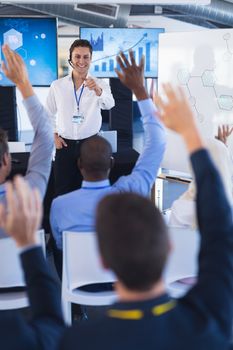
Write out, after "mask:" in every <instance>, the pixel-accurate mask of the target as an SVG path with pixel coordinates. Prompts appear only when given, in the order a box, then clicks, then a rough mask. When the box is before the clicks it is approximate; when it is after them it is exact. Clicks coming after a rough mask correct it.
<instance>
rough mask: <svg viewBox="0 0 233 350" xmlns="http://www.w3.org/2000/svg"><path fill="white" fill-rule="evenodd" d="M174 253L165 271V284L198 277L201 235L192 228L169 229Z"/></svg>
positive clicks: (172, 252) (171, 227)
mask: <svg viewBox="0 0 233 350" xmlns="http://www.w3.org/2000/svg"><path fill="white" fill-rule="evenodd" d="M169 235H170V240H171V243H172V251H171V254H170V256H169V258H168V262H167V266H166V269H165V274H164V277H165V282H166V284H170V283H172V282H175V281H177V280H180V279H183V278H187V277H194V276H197V271H198V261H197V259H198V252H199V245H200V234H199V233H198V231H197V230H193V229H190V228H178V227H175V226H170V227H169Z"/></svg>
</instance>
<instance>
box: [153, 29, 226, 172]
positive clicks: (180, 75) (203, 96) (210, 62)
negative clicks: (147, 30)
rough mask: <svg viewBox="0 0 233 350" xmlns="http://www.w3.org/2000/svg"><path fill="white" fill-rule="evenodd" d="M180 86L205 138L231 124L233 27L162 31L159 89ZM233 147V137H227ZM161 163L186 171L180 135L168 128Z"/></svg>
mask: <svg viewBox="0 0 233 350" xmlns="http://www.w3.org/2000/svg"><path fill="white" fill-rule="evenodd" d="M165 82H171V83H172V84H173V85H179V86H182V87H183V89H184V91H185V93H186V95H187V98H188V100H189V102H190V104H191V106H192V110H193V113H194V116H195V118H196V121H197V125H198V127H199V130H200V131H201V133H202V135H203V137H204V138H211V137H214V135H215V134H216V130H217V126H218V125H220V124H231V125H232V124H233V29H210V30H205V31H200V32H196V31H195V32H185V33H181V32H179V33H165V34H160V38H159V68H158V89H159V93H161V84H162V83H165ZM229 144H230V147H232V149H233V137H231V140H229ZM161 166H162V167H164V168H167V167H169V169H173V170H178V171H184V172H186V171H187V169H188V168H189V165H188V156H187V152H186V150H185V146H184V143H183V141H182V140H181V137H180V136H179V135H177V134H175V133H172V132H170V131H169V132H168V145H167V149H166V152H165V156H164V159H163V162H162V165H161Z"/></svg>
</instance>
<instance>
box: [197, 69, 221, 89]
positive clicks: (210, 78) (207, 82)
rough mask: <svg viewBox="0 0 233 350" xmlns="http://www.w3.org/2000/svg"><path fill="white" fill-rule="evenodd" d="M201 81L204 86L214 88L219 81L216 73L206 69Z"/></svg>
mask: <svg viewBox="0 0 233 350" xmlns="http://www.w3.org/2000/svg"><path fill="white" fill-rule="evenodd" d="M201 80H202V83H203V86H209V87H213V86H214V84H215V83H216V80H217V79H216V77H215V75H214V71H212V70H208V69H206V70H205V71H204V73H203V74H202V76H201Z"/></svg>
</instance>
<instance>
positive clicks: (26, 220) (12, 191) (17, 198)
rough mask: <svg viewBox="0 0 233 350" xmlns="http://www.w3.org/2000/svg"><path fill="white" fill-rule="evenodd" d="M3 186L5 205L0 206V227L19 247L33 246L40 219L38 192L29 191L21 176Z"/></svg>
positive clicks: (35, 190)
mask: <svg viewBox="0 0 233 350" xmlns="http://www.w3.org/2000/svg"><path fill="white" fill-rule="evenodd" d="M5 186H6V205H5V204H3V203H1V204H0V227H1V228H3V229H4V231H5V232H6V233H7V234H8V235H9V236H11V237H12V238H13V239H14V240H15V242H16V244H17V245H18V246H19V247H25V246H28V245H32V244H35V243H36V237H35V232H36V230H37V229H38V227H39V224H40V221H41V217H42V204H41V198H40V194H39V191H38V190H37V189H31V188H30V187H29V185H28V184H27V182H26V181H25V180H24V179H23V177H21V176H17V177H15V179H14V182H13V183H12V182H8V183H6V185H5Z"/></svg>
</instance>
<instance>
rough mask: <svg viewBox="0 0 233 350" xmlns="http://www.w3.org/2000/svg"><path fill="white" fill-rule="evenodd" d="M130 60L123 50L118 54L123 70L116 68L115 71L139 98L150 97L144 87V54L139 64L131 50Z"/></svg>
mask: <svg viewBox="0 0 233 350" xmlns="http://www.w3.org/2000/svg"><path fill="white" fill-rule="evenodd" d="M129 57H130V61H129V60H128V59H127V58H126V56H125V54H124V53H123V52H121V53H120V54H119V56H117V62H118V64H119V66H120V68H121V71H119V70H117V69H115V72H116V74H117V76H118V78H119V79H120V81H121V82H122V84H124V85H125V86H127V87H128V88H129V89H130V90H132V91H133V92H134V94H135V95H136V97H137V99H138V100H141V99H146V98H148V94H147V92H146V89H145V87H144V56H143V57H142V58H141V61H140V63H139V65H137V64H136V62H135V59H134V55H133V51H131V50H130V51H129Z"/></svg>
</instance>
